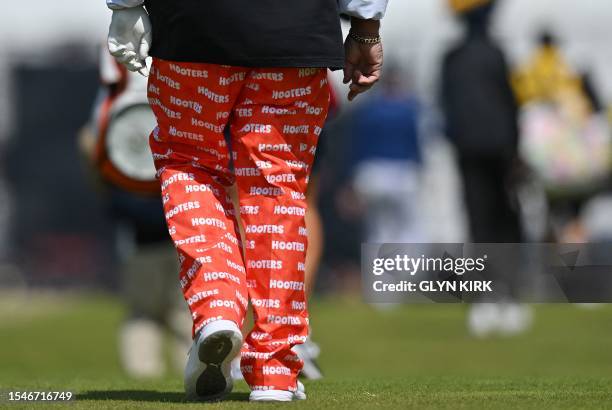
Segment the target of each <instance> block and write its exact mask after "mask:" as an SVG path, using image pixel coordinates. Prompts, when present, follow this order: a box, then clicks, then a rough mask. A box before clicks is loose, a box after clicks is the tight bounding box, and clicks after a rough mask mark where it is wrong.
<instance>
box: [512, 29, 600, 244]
mask: <svg viewBox="0 0 612 410" xmlns="http://www.w3.org/2000/svg"><path fill="white" fill-rule="evenodd" d="M513 83H514V87H515V89H516V92H517V95H518V96H519V98H520V101H521V103H522V115H521V131H522V149H521V154H522V156H523V157H524V158H525V160H526V162H527V163H528V164H529V165H530V167H531V168H532V169H533V171H534V174H535V176H536V178H537V179H538V180H539V181H540V183H541V184H542V185H543V187H544V189H545V191H546V194H547V197H548V202H549V208H550V210H549V213H550V218H549V219H550V221H551V224H550V228H552V229H551V232H550V233H551V235H552V238H551V239H556V240H561V241H564V242H583V241H584V240H586V232H585V230H584V227H583V226H582V224H581V222H580V220H579V215H580V213H581V209H582V207H583V204H584V203H585V201H587V200H588V199H589V198H590V197H591V196H592V195H594V194H596V193H597V192H598V191H600V190H601V189H602V187H603V186H604V184H605V182H606V181H607V180H608V177H609V173H610V158H611V156H612V146H611V141H610V130H609V126H608V123H607V119H606V118H605V115H603V114H600V112H601V111H602V104H601V102H600V100H599V97H598V95H597V91H596V88H595V86H594V85H593V82H592V80H591V79H590V76H589V75H588V74H582V75H581V74H579V73H578V72H577V71H576V70H574V69H573V68H572V67H571V66H570V64H568V63H567V61H566V60H565V59H564V57H563V55H562V52H561V49H560V46H559V42H558V41H557V39H556V37H555V36H554V35H553V34H552V33H550V32H548V31H544V32H543V33H542V34H541V36H540V39H539V46H538V48H537V50H536V51H535V53H534V55H533V57H532V58H531V59H530V60H529V61H528V63H527V64H525V65H524V66H523V67H522V68H521V69H520V70H518V71H517V72H516V73H515V75H514V78H513Z"/></svg>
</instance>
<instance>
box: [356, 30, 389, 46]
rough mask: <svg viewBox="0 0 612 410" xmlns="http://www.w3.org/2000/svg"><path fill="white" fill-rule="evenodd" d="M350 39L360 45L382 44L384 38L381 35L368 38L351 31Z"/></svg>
mask: <svg viewBox="0 0 612 410" xmlns="http://www.w3.org/2000/svg"><path fill="white" fill-rule="evenodd" d="M349 37H350V38H352V39H353V40H355V41H356V42H358V43H360V44H370V45H372V44H378V43H380V42H382V38H381V37H380V35H377V36H376V37H366V36H362V35H360V34H357V33H355V32H353V31H349Z"/></svg>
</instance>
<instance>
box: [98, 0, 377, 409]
mask: <svg viewBox="0 0 612 410" xmlns="http://www.w3.org/2000/svg"><path fill="white" fill-rule="evenodd" d="M386 3H387V0H340V1H339V2H338V1H337V0H306V1H304V0H283V1H273V0H258V1H253V0H231V1H229V0H223V1H221V0H209V1H202V0H175V1H171V2H169V1H163V0H146V1H143V0H107V5H108V6H109V7H110V8H111V9H113V17H112V22H111V26H110V33H109V39H108V46H109V50H110V52H111V54H112V55H113V56H114V57H115V58H116V59H117V60H118V61H119V62H120V63H122V64H124V65H125V66H126V67H127V68H128V69H129V70H131V71H138V72H140V73H141V74H143V75H148V76H149V84H148V97H149V103H150V104H151V106H152V108H153V110H154V113H155V116H156V118H157V123H158V126H157V127H156V128H155V130H154V131H153V132H152V134H151V137H150V145H151V150H152V152H153V157H154V161H155V166H156V169H157V177H158V178H159V181H160V184H161V195H162V202H163V205H164V212H165V217H166V222H167V225H168V229H169V232H170V235H171V237H172V240H173V241H174V244H175V246H176V248H177V251H178V254H179V262H180V266H181V268H180V277H179V280H180V286H181V288H182V290H183V293H184V297H185V300H186V301H187V303H188V305H189V308H190V311H191V315H192V319H193V331H192V335H193V338H194V342H193V345H192V348H191V351H190V353H189V357H188V360H187V365H186V369H185V389H186V392H187V395H188V397H189V398H191V399H198V400H216V399H220V398H222V397H223V396H224V395H226V394H227V393H229V392H230V391H231V389H232V379H231V376H230V362H231V360H232V359H233V358H234V357H235V356H236V355H237V354H239V353H240V354H241V371H242V373H243V375H244V378H245V380H246V381H247V383H248V384H249V386H250V388H251V390H252V392H251V395H250V400H252V401H291V400H296V399H305V398H306V395H305V392H304V388H303V386H302V385H301V383H298V381H297V375H298V373H299V372H300V369H301V367H302V362H301V360H299V358H298V357H297V356H296V354H295V353H294V352H293V351H292V347H293V346H295V345H297V344H300V343H303V342H304V340H305V339H306V337H307V336H308V324H309V323H308V312H307V307H306V299H305V296H304V270H305V255H306V246H307V244H306V228H305V223H304V215H305V208H306V197H305V192H306V188H307V184H308V177H309V174H310V170H311V166H312V163H313V160H314V155H315V151H316V146H317V139H318V136H319V134H320V132H321V129H322V127H323V123H324V121H325V118H326V116H327V112H328V106H329V100H330V91H329V85H328V82H327V69H328V68H329V69H341V68H343V69H344V82H345V83H350V86H349V93H348V99H349V100H353V99H354V98H355V97H356V96H357V95H359V94H360V93H363V92H365V91H367V90H368V89H369V88H371V87H372V86H373V85H374V83H376V82H377V81H378V79H379V76H380V71H381V68H382V60H383V53H382V45H381V39H380V36H379V26H380V23H379V20H380V19H381V18H382V17H383V15H384V12H385V8H386ZM339 13H344V14H347V15H349V16H351V31H350V33H349V35H348V37H347V39H346V41H345V42H344V46H343V41H342V33H341V30H340V19H339ZM149 55H151V56H152V57H153V62H152V66H151V67H150V69H149V68H148V67H147V65H146V62H145V59H146V58H147V57H148V56H149ZM149 71H150V72H149ZM226 127H229V131H230V135H231V138H230V143H229V144H228V143H226V140H225V138H224V130H225V128H226ZM233 184H236V186H237V189H238V196H239V204H240V205H239V207H238V209H234V206H233V205H232V201H231V199H230V198H229V197H228V195H227V193H226V188H228V187H230V186H231V185H233ZM238 213H240V214H239V215H240V217H241V218H240V219H241V221H242V224H243V227H244V232H245V237H244V238H241V236H240V233H239V229H238V226H237V222H236V216H237V215H238ZM243 244H244V245H243ZM249 303H250V304H251V305H252V307H253V310H254V321H255V323H254V327H253V329H252V330H251V331H250V332H249V333H248V334H247V336H246V338H245V339H244V340H243V337H242V332H241V327H242V325H243V322H244V318H245V314H246V311H247V307H248V304H249Z"/></svg>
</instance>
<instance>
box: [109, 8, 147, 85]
mask: <svg viewBox="0 0 612 410" xmlns="http://www.w3.org/2000/svg"><path fill="white" fill-rule="evenodd" d="M151 28H152V27H151V20H149V15H148V14H147V12H146V11H145V9H144V7H142V6H138V7H130V8H124V9H119V10H113V18H112V20H111V24H110V28H109V31H108V50H109V51H110V53H111V54H112V55H113V56H114V57H115V59H116V60H117V61H118V62H120V63H121V64H123V65H124V66H125V67H127V69H128V70H130V71H134V72H139V73H140V74H142V75H143V76H145V77H146V76H148V75H149V70H148V69H147V63H146V59H147V57H148V56H149V47H150V46H151V40H152V34H151V31H152V30H151Z"/></svg>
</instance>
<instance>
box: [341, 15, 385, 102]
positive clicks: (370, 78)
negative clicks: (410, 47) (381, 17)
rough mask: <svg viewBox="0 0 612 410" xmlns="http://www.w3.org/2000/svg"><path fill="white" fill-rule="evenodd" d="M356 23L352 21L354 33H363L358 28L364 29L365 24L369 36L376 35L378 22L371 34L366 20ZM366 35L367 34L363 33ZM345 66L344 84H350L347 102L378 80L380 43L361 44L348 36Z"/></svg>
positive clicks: (381, 60)
mask: <svg viewBox="0 0 612 410" xmlns="http://www.w3.org/2000/svg"><path fill="white" fill-rule="evenodd" d="M360 22H361V23H364V24H361V25H360V23H356V22H355V19H354V20H353V24H352V26H353V28H352V29H354V30H355V32H356V33H359V34H361V33H364V32H365V31H363V29H361V28H360V27H365V24H366V23H367V24H368V25H369V26H370V27H369V28H370V30H369V31H370V32H371V34H372V35H373V36H374V37H375V36H377V35H378V22H376V26H375V32H372V30H371V27H372V24H371V23H369V21H368V20H360ZM365 33H367V32H365ZM344 52H345V64H344V84H348V83H349V82H350V83H351V85H350V87H349V89H350V91H349V94H348V99H349V101H353V100H354V99H355V97H357V96H358V95H359V94H361V93H364V92H366V91H368V90H369V89H370V88H372V86H374V84H376V82H377V81H378V80H379V79H380V73H381V70H382V65H383V47H382V43H378V44H362V43H359V42H357V40H355V39H353V38H351V37H350V36H349V37H347V38H346V41H345V43H344Z"/></svg>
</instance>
